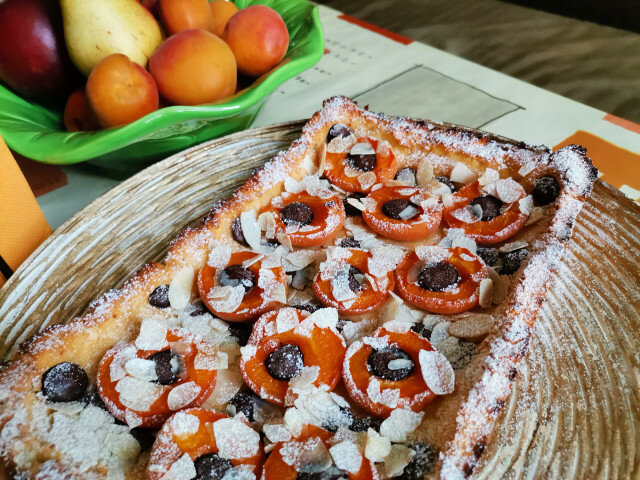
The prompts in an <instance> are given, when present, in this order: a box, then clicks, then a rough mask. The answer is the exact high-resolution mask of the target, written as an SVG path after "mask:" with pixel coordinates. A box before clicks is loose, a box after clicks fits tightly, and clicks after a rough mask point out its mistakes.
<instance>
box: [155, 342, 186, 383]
mask: <svg viewBox="0 0 640 480" xmlns="http://www.w3.org/2000/svg"><path fill="white" fill-rule="evenodd" d="M173 359H175V360H173ZM148 360H151V361H152V362H154V363H155V364H156V375H157V376H158V378H157V380H155V383H158V384H160V385H171V384H173V383H175V382H177V381H178V374H179V373H180V366H181V362H180V357H179V356H178V355H176V354H175V353H173V352H172V351H171V350H162V351H160V352H157V353H154V354H153V355H151V356H150V357H149V358H148ZM172 360H173V361H172Z"/></svg>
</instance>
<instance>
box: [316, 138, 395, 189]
mask: <svg viewBox="0 0 640 480" xmlns="http://www.w3.org/2000/svg"><path fill="white" fill-rule="evenodd" d="M345 146H346V147H347V150H346V151H344V152H333V151H331V150H330V149H329V148H327V150H326V156H325V165H324V172H323V175H324V176H325V177H326V178H327V179H328V180H329V181H330V182H331V183H332V184H334V185H336V186H337V187H339V188H341V189H342V190H345V191H347V192H361V193H368V192H369V191H371V187H373V185H375V184H376V183H384V182H388V181H389V180H393V177H395V175H396V171H397V170H398V165H397V162H396V157H395V155H394V154H393V152H392V151H391V148H390V147H389V144H388V143H387V142H381V141H378V140H374V139H372V138H367V137H363V138H358V139H356V140H355V143H353V142H347V143H346V144H345Z"/></svg>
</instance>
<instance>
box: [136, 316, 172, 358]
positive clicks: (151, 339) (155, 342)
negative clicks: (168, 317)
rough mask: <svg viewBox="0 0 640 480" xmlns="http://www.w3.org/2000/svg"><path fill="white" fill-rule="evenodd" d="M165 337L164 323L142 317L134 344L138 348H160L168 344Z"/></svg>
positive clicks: (165, 328)
mask: <svg viewBox="0 0 640 480" xmlns="http://www.w3.org/2000/svg"><path fill="white" fill-rule="evenodd" d="M166 337H167V327H166V326H165V325H164V323H162V322H161V321H159V320H156V319H151V318H149V319H144V320H143V321H142V323H141V324H140V332H139V333H138V337H137V338H136V341H135V345H136V347H138V348H139V349H140V350H162V349H163V348H165V347H166V346H167V345H168V344H169V343H168V342H167V338H166Z"/></svg>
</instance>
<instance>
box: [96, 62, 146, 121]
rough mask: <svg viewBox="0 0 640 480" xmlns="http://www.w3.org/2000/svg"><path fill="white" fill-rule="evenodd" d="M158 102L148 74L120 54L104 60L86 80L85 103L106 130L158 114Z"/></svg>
mask: <svg viewBox="0 0 640 480" xmlns="http://www.w3.org/2000/svg"><path fill="white" fill-rule="evenodd" d="M158 98H159V97H158V89H157V87H156V84H155V82H154V81H153V78H152V77H151V75H150V74H149V72H147V71H146V70H145V69H144V68H142V67H141V66H140V65H138V64H137V63H135V62H132V61H131V60H129V57H127V56H126V55H123V54H121V53H114V54H111V55H109V56H107V57H105V58H103V59H102V60H101V61H100V63H98V64H97V65H96V66H95V67H94V69H93V70H92V71H91V74H90V75H89V78H88V79H87V100H88V101H89V105H90V106H91V109H92V110H93V112H94V113H95V115H96V119H97V120H98V123H99V124H100V125H101V126H103V127H105V128H108V127H116V126H119V125H126V124H128V123H131V122H133V121H134V120H137V119H139V118H142V117H144V116H145V115H147V114H148V113H151V112H153V111H155V110H157V109H158Z"/></svg>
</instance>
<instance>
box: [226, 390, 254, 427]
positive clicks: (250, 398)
mask: <svg viewBox="0 0 640 480" xmlns="http://www.w3.org/2000/svg"><path fill="white" fill-rule="evenodd" d="M259 402H262V400H260V398H259V397H258V396H257V395H256V394H255V393H253V391H251V390H241V391H239V392H238V393H236V394H235V395H234V397H233V398H232V399H231V400H229V405H232V406H233V407H234V409H235V413H234V415H238V414H239V413H242V414H243V415H244V416H245V417H246V419H247V420H249V421H250V422H254V421H255V415H254V413H255V410H256V409H257V404H258V403H259ZM232 412H233V411H232Z"/></svg>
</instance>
